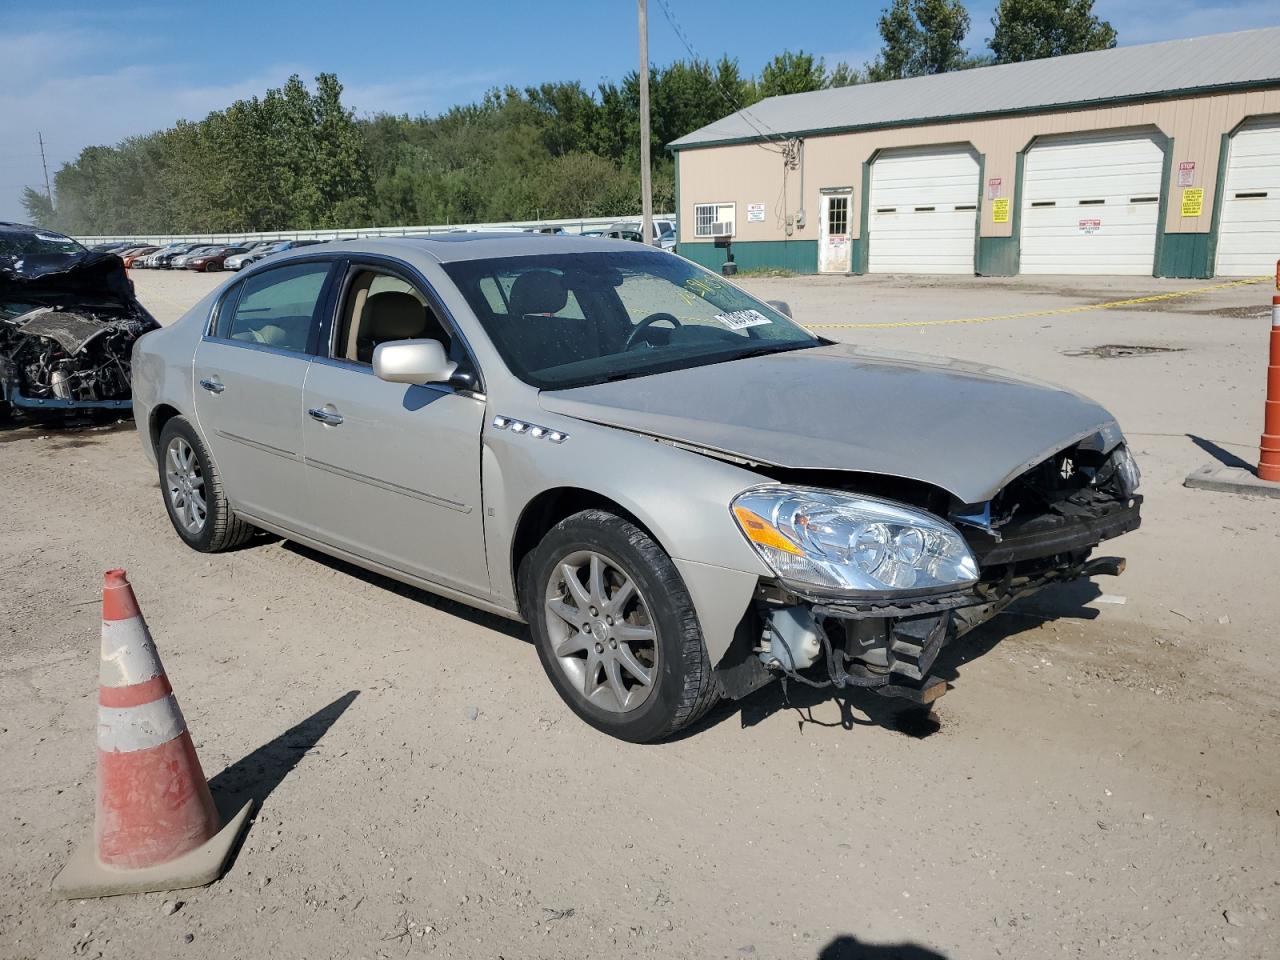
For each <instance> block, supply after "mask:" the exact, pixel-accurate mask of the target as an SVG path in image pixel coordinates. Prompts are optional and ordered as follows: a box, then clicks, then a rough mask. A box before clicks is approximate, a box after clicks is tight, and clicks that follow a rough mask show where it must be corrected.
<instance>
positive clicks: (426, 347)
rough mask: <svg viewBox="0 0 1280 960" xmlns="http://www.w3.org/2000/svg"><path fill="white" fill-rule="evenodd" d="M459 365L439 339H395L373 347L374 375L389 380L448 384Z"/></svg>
mask: <svg viewBox="0 0 1280 960" xmlns="http://www.w3.org/2000/svg"><path fill="white" fill-rule="evenodd" d="M457 368H458V365H457V364H456V363H454V362H453V361H452V360H450V359H449V357H448V356H447V355H446V354H445V352H444V344H442V343H441V342H440V341H439V340H393V341H391V342H390V343H380V344H378V345H377V346H376V347H374V348H373V375H374V376H376V377H377V378H378V379H379V380H386V381H388V382H390V383H413V384H424V383H445V382H447V381H448V379H449V378H450V377H451V376H453V371H454V370H456V369H457Z"/></svg>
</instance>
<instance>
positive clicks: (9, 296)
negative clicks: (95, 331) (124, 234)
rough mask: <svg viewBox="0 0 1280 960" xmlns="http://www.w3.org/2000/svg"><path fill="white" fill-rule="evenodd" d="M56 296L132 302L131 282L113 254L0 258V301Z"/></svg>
mask: <svg viewBox="0 0 1280 960" xmlns="http://www.w3.org/2000/svg"><path fill="white" fill-rule="evenodd" d="M32 296H34V297H47V296H56V297H58V298H59V301H60V302H62V303H66V302H67V301H68V300H75V301H77V302H80V301H83V302H86V303H93V304H115V305H117V306H120V307H130V306H132V305H133V304H134V296H133V283H132V281H130V280H129V276H128V274H126V273H125V270H124V261H123V260H121V259H120V258H119V257H117V256H116V255H115V254H114V253H95V252H93V251H88V250H86V251H85V252H84V253H45V254H39V255H35V256H22V257H0V300H16V301H21V300H22V299H23V298H26V297H32Z"/></svg>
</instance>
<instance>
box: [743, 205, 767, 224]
mask: <svg viewBox="0 0 1280 960" xmlns="http://www.w3.org/2000/svg"><path fill="white" fill-rule="evenodd" d="M747 223H764V204H763V203H748V204H747Z"/></svg>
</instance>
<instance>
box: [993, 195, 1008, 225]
mask: <svg viewBox="0 0 1280 960" xmlns="http://www.w3.org/2000/svg"><path fill="white" fill-rule="evenodd" d="M991 222H992V223H1008V222H1009V198H1008V197H1000V198H998V199H996V200H992V201H991Z"/></svg>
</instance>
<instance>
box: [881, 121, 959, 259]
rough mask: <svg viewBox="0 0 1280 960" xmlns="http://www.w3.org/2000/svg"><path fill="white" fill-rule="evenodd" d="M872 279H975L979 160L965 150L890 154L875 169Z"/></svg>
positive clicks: (918, 149)
mask: <svg viewBox="0 0 1280 960" xmlns="http://www.w3.org/2000/svg"><path fill="white" fill-rule="evenodd" d="M867 202H868V203H869V204H870V205H871V208H870V212H869V214H868V217H867V224H868V237H867V243H868V245H869V247H868V263H867V269H868V271H869V272H871V273H967V274H972V273H973V248H974V231H975V230H976V228H977V215H978V213H977V211H978V156H977V154H975V153H974V152H973V150H972V149H970V148H969V147H967V146H946V147H912V148H910V149H906V150H886V151H884V152H883V153H881V154H880V155H879V156H878V157H876V160H875V163H873V164H872V165H871V196H870V197H869V198H868V199H867Z"/></svg>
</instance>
